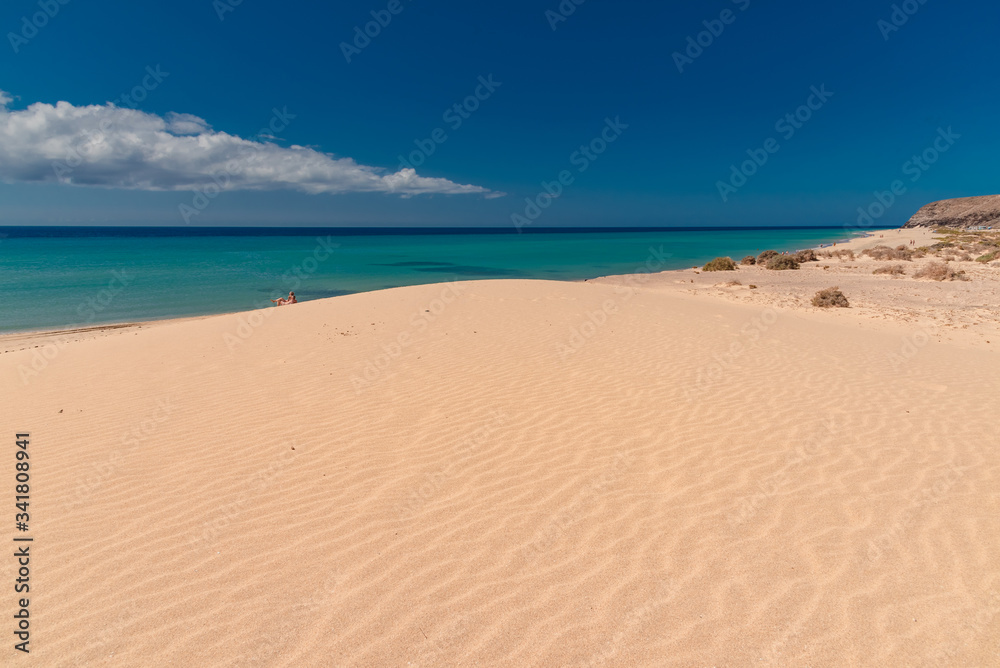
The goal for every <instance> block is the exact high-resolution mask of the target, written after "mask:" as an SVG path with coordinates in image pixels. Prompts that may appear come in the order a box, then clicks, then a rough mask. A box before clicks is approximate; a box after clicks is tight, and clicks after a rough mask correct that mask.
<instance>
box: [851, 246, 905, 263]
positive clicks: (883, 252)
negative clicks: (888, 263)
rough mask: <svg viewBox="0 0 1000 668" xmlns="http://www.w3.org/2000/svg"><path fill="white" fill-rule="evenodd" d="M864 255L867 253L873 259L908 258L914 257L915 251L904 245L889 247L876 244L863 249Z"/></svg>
mask: <svg viewBox="0 0 1000 668" xmlns="http://www.w3.org/2000/svg"><path fill="white" fill-rule="evenodd" d="M861 254H862V255H867V256H868V257H870V258H872V259H873V260H883V261H884V260H906V261H907V262H909V261H910V260H911V259H913V251H911V250H910V249H909V248H907V247H906V246H903V245H899V246H896V247H895V248H889V247H888V246H875V247H874V248H866V249H865V250H863V251H861Z"/></svg>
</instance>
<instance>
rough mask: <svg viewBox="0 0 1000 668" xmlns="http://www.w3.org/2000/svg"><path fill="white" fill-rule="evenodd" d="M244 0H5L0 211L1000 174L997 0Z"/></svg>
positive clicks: (535, 194) (268, 215)
mask: <svg viewBox="0 0 1000 668" xmlns="http://www.w3.org/2000/svg"><path fill="white" fill-rule="evenodd" d="M235 2H238V0H216V1H215V2H213V0H175V1H173V2H169V3H167V2H143V3H127V4H124V5H123V4H122V3H118V2H106V1H102V0H88V1H86V2H84V1H83V0H68V1H67V2H66V3H65V4H62V3H60V2H59V0H41V3H39V1H38V0H34V1H27V0H8V1H7V2H5V3H4V4H3V7H2V9H0V28H2V31H3V33H4V35H5V38H4V40H3V43H2V44H0V54H2V55H0V58H2V63H3V68H2V70H0V72H2V76H0V91H4V93H3V94H0V102H2V103H5V104H6V108H5V109H3V110H2V111H0V179H2V183H0V224H5V225H16V224H159V225H184V224H193V225H232V224H253V225H257V224H272V225H283V224H288V225H292V224H296V225H298V224H305V225H313V224H315V225H403V226H406V225H470V226H493V227H502V226H509V225H511V224H513V223H514V222H517V221H518V220H520V221H521V222H522V224H523V223H524V222H525V221H527V224H530V225H535V226H539V227H542V226H565V225H603V226H617V225H629V226H632V225H706V226H710V225H845V224H851V223H853V222H855V221H856V220H857V218H858V211H857V210H858V207H862V208H864V209H867V210H869V211H870V212H873V213H876V214H878V213H880V209H881V208H884V212H882V213H880V215H879V216H878V217H877V218H873V221H874V222H877V223H878V224H884V225H891V224H900V223H902V222H904V221H905V220H906V219H907V218H908V217H909V216H910V215H911V214H912V213H913V212H914V211H915V210H916V209H917V208H918V207H919V206H921V205H922V204H924V203H926V202H929V201H932V200H935V199H942V198H946V197H957V196H968V195H980V194H994V193H997V192H1000V188H998V187H997V185H996V183H995V181H996V178H995V174H996V170H995V167H994V155H993V154H994V152H995V149H996V147H997V145H998V140H1000V131H998V129H997V128H998V124H997V121H996V112H995V110H996V109H997V108H998V104H997V103H998V101H1000V100H998V98H1000V91H998V89H997V86H996V85H995V82H994V80H993V76H992V75H993V74H994V73H995V72H996V70H997V65H998V64H1000V56H998V55H997V51H996V46H995V35H994V31H995V28H996V26H997V24H998V21H997V19H998V18H1000V10H998V9H997V6H996V4H995V3H986V2H959V3H950V4H949V3H944V2H941V0H926V2H924V3H923V4H921V3H920V2H919V0H910V1H909V2H907V3H895V6H896V7H897V8H898V9H894V3H892V2H886V3H881V2H871V1H870V0H869V1H867V2H861V1H860V0H845V1H842V2H839V3H821V4H812V3H801V2H791V1H778V2H771V3H764V2H762V1H759V0H718V1H713V2H691V3H678V4H679V5H680V6H676V7H674V6H669V5H668V4H667V3H652V2H631V3H606V2H605V3H601V2H597V0H586V1H584V2H582V3H581V4H579V5H577V4H576V3H574V2H573V0H565V1H564V2H563V3H562V4H561V5H560V2H558V0H551V1H548V2H544V1H540V2H519V1H508V2H504V3H465V2H462V3H459V2H449V1H439V2H434V3H430V2H421V1H420V0H397V2H398V4H394V3H392V2H390V1H389V0H372V1H368V0H365V1H363V2H355V1H345V2H338V3H325V2H324V3H320V2H297V3H277V2H265V1H264V0H243V1H242V2H240V3H239V4H238V5H237V4H234V3H235ZM903 5H905V7H904V6H903ZM560 6H561V7H562V8H563V9H562V11H560ZM569 9H572V13H570V11H569ZM391 10H395V13H393V12H392V11H391ZM905 10H909V13H907V11H905ZM46 11H47V13H48V15H46V14H44V12H46ZM372 12H375V13H376V16H377V17H381V18H382V20H383V22H384V23H386V25H385V26H384V27H382V26H379V29H378V34H377V35H375V36H374V37H371V38H370V40H369V41H368V43H367V44H366V43H365V42H364V41H358V42H354V40H355V35H356V32H355V28H361V29H362V30H363V29H364V27H365V24H366V23H368V22H370V21H373V20H375V19H373V16H372ZM40 13H41V14H40ZM894 14H895V15H894ZM220 17H221V18H220ZM387 17H388V18H390V19H391V20H388V21H386V18H387ZM904 19H905V20H904ZM880 21H881V22H882V23H881V24H880ZM706 22H707V24H706ZM39 26H40V27H39ZM553 26H554V27H553ZM369 29H370V31H371V32H375V29H374V26H370V27H369ZM712 32H715V33H717V34H712ZM689 38H691V39H692V40H694V41H695V43H697V41H698V40H699V38H700V41H701V44H702V46H698V47H692V46H690V44H691V42H689ZM352 42H354V44H355V45H354V47H353V48H352V49H347V51H348V54H347V55H348V56H350V62H348V58H347V57H346V56H345V48H344V47H343V44H344V43H348V44H350V43H352ZM359 45H360V46H361V47H362V48H359ZM689 47H690V50H688V49H689ZM676 53H681V54H685V57H686V58H687V59H686V60H683V59H682V60H683V62H681V63H680V65H681V68H679V67H678V57H677V56H676V55H675V54H676ZM681 69H682V70H683V71H680V70H681ZM151 73H153V74H155V76H153V74H151ZM482 81H486V82H489V85H484V84H482V83H481V82H482ZM136 87H139V89H140V90H139V91H138V94H137V95H135V99H132V97H131V92H132V91H134V90H135V89H136ZM477 89H478V93H479V99H475V95H476V93H477ZM813 90H822V91H824V93H823V95H821V96H820V97H817V96H816V95H815V94H814V93H813V92H812V91H813ZM122 95H129V98H128V99H123V98H122ZM469 96H473V98H472V99H469V100H468V102H467V103H466V101H467V99H468V98H469ZM138 98H142V99H141V100H139V99H138ZM60 101H63V102H65V103H67V104H66V105H63V106H62V107H60V108H56V107H54V106H50V105H55V104H56V103H57V102H60ZM112 101H116V107H117V110H118V111H122V110H123V109H124V110H127V111H128V112H129V113H128V114H125V115H120V114H119V115H115V114H116V113H117V112H116V111H115V109H114V108H112V107H110V106H107V104H106V103H109V102H112ZM810 103H811V104H812V107H813V108H812V109H809V108H808V105H809V104H810ZM456 104H459V105H462V104H467V106H466V108H465V110H464V111H463V112H457V111H455V110H454V105H456ZM31 105H36V106H34V107H32V106H31ZM93 105H97V106H93ZM803 105H806V106H805V107H803ZM470 107H473V108H475V110H474V111H471V112H470V111H468V108H470ZM449 109H451V110H452V111H451V112H450V113H449V114H448V115H445V112H447V111H448V110H449ZM274 110H277V111H278V114H277V115H276V114H275V112H274ZM459 113H461V115H459ZM789 113H792V114H793V115H794V114H795V113H798V114H799V120H797V121H795V120H793V122H789V121H787V120H786V121H785V122H784V123H781V121H782V119H784V118H785V116H786V114H789ZM276 117H277V118H278V119H279V120H278V122H277V123H276V124H275V125H272V128H271V130H277V131H273V132H272V131H271V130H266V131H265V132H264V133H263V134H261V130H262V128H266V127H267V126H268V124H269V123H271V122H272V120H273V119H275V118H276ZM803 118H806V119H807V120H804V121H803V120H802V119H803ZM101 119H111V123H110V127H107V128H104V129H103V130H101V132H104V133H105V134H104V135H102V136H101V137H100V138H99V144H100V146H99V147H98V148H92V149H88V150H83V149H81V150H79V151H77V155H78V156H79V160H78V162H76V163H75V164H72V165H70V163H69V162H67V158H66V157H62V158H61V157H60V156H64V155H65V156H67V157H68V156H69V153H68V152H67V150H68V149H69V150H73V149H74V147H80V146H81V145H82V144H85V137H87V136H93V132H94V129H95V127H96V124H97V123H99V122H100V121H101ZM609 119H610V124H609ZM793 119H794V116H793ZM459 121H460V124H459ZM609 127H614V128H615V129H614V130H613V131H610V130H607V128H609ZM790 127H791V128H792V130H793V131H794V132H792V131H790V130H789V128H790ZM439 128H440V131H439V132H438V133H437V135H436V136H435V135H434V131H435V130H437V129H439ZM85 132H90V133H91V134H90V135H85V134H83V133H85ZM602 132H603V133H604V138H603V139H602V138H601V137H602ZM435 137H436V140H435ZM237 138H241V139H242V140H249V141H250V142H253V144H252V145H251V146H252V149H253V150H252V151H251V154H252V156H253V157H252V159H248V160H250V162H252V165H250V167H249V168H248V167H247V164H245V163H243V162H240V160H241V159H242V158H240V159H235V158H234V156H237V154H238V152H239V151H240V150H241V149H240V147H241V146H242V147H244V148H245V147H246V145H247V144H246V143H241V139H237ZM609 138H611V139H613V141H610V142H607V141H605V140H606V139H609ZM769 139H770V140H772V142H771V143H770V144H767V142H768V140H769ZM418 141H423V143H422V146H423V147H424V150H423V153H424V155H419V154H418V155H417V156H416V157H417V160H415V161H413V162H412V163H411V164H412V165H413V167H414V169H415V174H414V173H406V172H401V171H400V170H401V169H403V168H405V167H406V166H405V165H401V163H400V160H399V156H400V155H403V156H408V155H411V154H412V153H413V152H414V151H418V152H420V151H421V149H420V148H418V145H417V144H416V143H415V142H418ZM592 142H596V143H594V144H592V146H591V151H592V152H591V153H590V154H589V155H588V154H587V153H585V152H579V151H580V149H581V147H584V146H587V145H591V143H592ZM935 142H937V146H936V148H935ZM766 145H767V146H769V147H770V149H771V150H770V151H769V150H767V149H765V146H766ZM88 146H89V145H88ZM293 147H294V148H293ZM431 147H432V148H433V153H432V154H430V155H426V154H427V153H430V151H429V150H427V149H429V148H431ZM600 148H603V152H601V153H599V154H598V153H597V152H596V149H600ZM925 151H926V152H927V154H926V156H925V157H929V158H934V161H933V164H926V163H924V162H922V161H921V160H920V159H919V156H921V155H922V154H924V153H925ZM748 152H749V153H748ZM331 154H332V156H331ZM753 156H756V157H757V159H758V162H763V160H762V157H763V156H766V158H767V160H766V162H763V164H759V165H753V164H748V165H746V166H744V165H743V163H744V162H745V161H747V160H752V159H753ZM914 156H918V162H917V163H914V162H913V161H912V158H913V157H914ZM421 158H423V159H422V160H421ZM234 159H235V160H236V161H235V163H234V162H233V160H234ZM345 159H349V161H345ZM417 162H419V163H420V164H419V166H417V164H416V163H417ZM54 163H60V164H63V165H64V167H65V166H69V169H65V168H63V169H60V168H59V167H57V166H53V165H54ZM915 164H916V165H917V166H915ZM734 165H735V166H736V168H737V171H740V170H741V169H742V171H743V174H742V177H743V178H745V182H744V181H743V179H741V176H740V175H736V176H734V174H733V166H734ZM584 168H585V169H584ZM220 170H221V171H220ZM750 172H752V173H751V174H750V175H749V176H747V174H748V173H750ZM561 173H562V174H563V176H564V178H565V184H564V185H562V186H560V187H561V189H562V192H561V194H560V196H559V197H558V198H555V199H551V198H548V196H547V195H544V194H542V193H545V190H544V188H543V183H549V184H552V183H553V182H557V181H558V180H559V177H560V174H561ZM210 174H214V175H215V176H214V178H215V179H216V181H217V182H220V183H222V185H223V187H222V188H218V187H216V186H213V185H212V183H213V180H212V178H209V175H210ZM917 177H919V178H917ZM720 182H721V183H723V184H728V186H729V187H728V188H727V187H725V186H720ZM894 182H896V189H897V193H899V194H896V195H893V196H892V198H893V200H894V201H892V202H891V204H888V205H887V206H884V207H881V205H877V200H878V198H877V196H876V194H875V193H876V192H883V191H889V190H891V188H892V186H893V184H894ZM555 188H556V187H555V186H552V185H550V190H553V189H555ZM199 191H201V192H202V196H201V199H200V200H199V199H198V192H199ZM526 198H528V199H531V200H534V201H535V202H536V203H539V204H542V205H543V206H541V207H539V208H538V210H537V211H536V210H533V208H532V206H531V205H530V204H528V203H527V202H526ZM882 200H883V202H885V203H888V202H889V198H887V197H886V196H883V197H882ZM184 207H188V208H187V209H185V208H184ZM185 211H186V212H187V213H186V214H185ZM536 214H537V215H536ZM512 216H515V218H514V219H513V222H512ZM517 216H520V218H517Z"/></svg>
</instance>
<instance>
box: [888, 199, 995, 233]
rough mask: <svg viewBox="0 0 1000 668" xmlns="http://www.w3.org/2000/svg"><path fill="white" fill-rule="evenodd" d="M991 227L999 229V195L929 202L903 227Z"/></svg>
mask: <svg viewBox="0 0 1000 668" xmlns="http://www.w3.org/2000/svg"><path fill="white" fill-rule="evenodd" d="M980 226H984V227H993V228H996V229H1000V195H988V196H985V197H959V198H956V199H943V200H941V201H940V202H931V203H930V204H928V205H926V206H925V207H923V208H922V209H920V211H917V212H916V213H915V214H914V215H913V218H910V220H909V221H908V222H907V223H906V225H904V227H962V228H969V227H980Z"/></svg>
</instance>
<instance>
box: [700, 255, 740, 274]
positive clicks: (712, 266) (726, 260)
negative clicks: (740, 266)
mask: <svg viewBox="0 0 1000 668" xmlns="http://www.w3.org/2000/svg"><path fill="white" fill-rule="evenodd" d="M702 271H736V263H735V262H733V258H731V257H717V258H715V259H714V260H712V261H711V262H708V263H706V264H705V266H704V267H702Z"/></svg>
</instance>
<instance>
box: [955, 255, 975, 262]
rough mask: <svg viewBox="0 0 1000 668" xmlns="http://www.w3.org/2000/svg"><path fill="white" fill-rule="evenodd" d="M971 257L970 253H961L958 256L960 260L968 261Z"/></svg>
mask: <svg viewBox="0 0 1000 668" xmlns="http://www.w3.org/2000/svg"><path fill="white" fill-rule="evenodd" d="M971 259H972V256H971V255H969V254H968V253H962V254H961V255H959V256H958V260H959V262H968V261H969V260H971Z"/></svg>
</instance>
